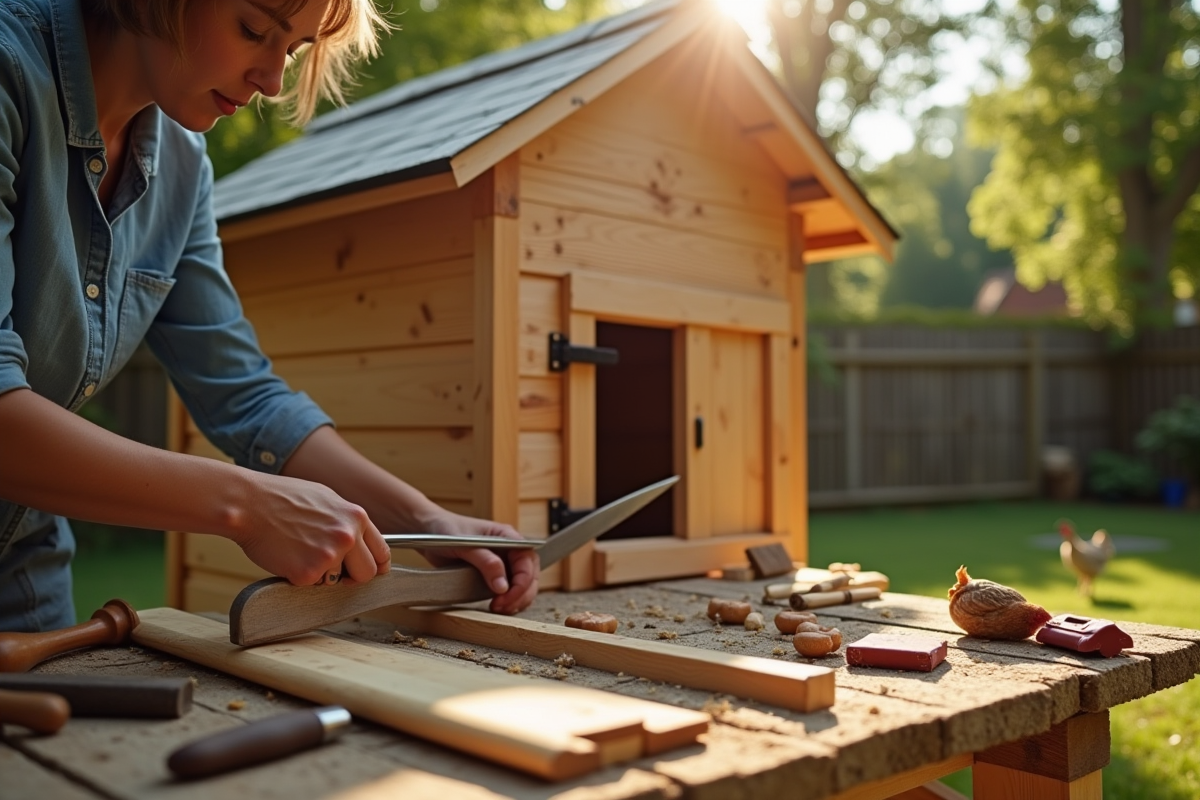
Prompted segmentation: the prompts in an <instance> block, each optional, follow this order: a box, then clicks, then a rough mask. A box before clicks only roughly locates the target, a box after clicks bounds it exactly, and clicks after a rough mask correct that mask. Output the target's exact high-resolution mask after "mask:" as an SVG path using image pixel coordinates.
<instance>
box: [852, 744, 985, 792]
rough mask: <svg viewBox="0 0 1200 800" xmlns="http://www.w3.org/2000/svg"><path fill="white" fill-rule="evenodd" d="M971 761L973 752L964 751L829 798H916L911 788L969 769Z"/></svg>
mask: <svg viewBox="0 0 1200 800" xmlns="http://www.w3.org/2000/svg"><path fill="white" fill-rule="evenodd" d="M971 762H972V758H971V754H970V753H963V754H962V755H957V756H953V757H951V758H947V759H945V760H944V761H938V762H936V763H933V764H927V765H925V766H923V767H918V768H917V769H912V770H908V771H907V772H901V773H898V774H896V775H892V776H891V777H888V778H881V779H879V780H874V781H868V782H867V783H860V784H859V785H858V786H855V787H854V788H853V789H847V790H846V791H844V792H838V793H837V794H836V795H834V796H833V797H831V798H829V800H887V799H888V798H891V800H897V799H898V798H904V799H905V800H915V798H909V797H908V794H907V792H908V791H909V790H912V789H915V788H916V787H920V786H922V785H924V784H925V783H928V782H929V781H932V780H936V779H938V778H941V777H943V776H945V775H949V774H950V773H952V772H958V771H959V770H960V769H967V768H968V767H970V766H971ZM929 797H930V800H932V798H933V797H934V795H933V794H932V793H930V795H929Z"/></svg>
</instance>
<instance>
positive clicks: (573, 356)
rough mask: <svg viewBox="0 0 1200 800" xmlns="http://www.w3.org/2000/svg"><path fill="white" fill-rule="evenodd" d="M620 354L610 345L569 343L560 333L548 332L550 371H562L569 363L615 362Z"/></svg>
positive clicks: (605, 363)
mask: <svg viewBox="0 0 1200 800" xmlns="http://www.w3.org/2000/svg"><path fill="white" fill-rule="evenodd" d="M619 359H620V354H619V353H618V352H617V351H616V350H615V349H613V348H611V347H584V346H582V345H577V344H571V340H570V339H568V338H567V337H566V336H564V335H563V334H561V333H552V334H550V371H551V372H564V371H565V370H566V369H567V367H569V366H570V365H571V364H575V363H581V364H604V365H610V364H616V363H617V361H618V360H619Z"/></svg>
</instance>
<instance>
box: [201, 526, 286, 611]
mask: <svg viewBox="0 0 1200 800" xmlns="http://www.w3.org/2000/svg"><path fill="white" fill-rule="evenodd" d="M184 551H185V553H186V554H187V559H186V562H185V563H186V564H187V567H188V574H189V575H195V573H196V572H206V573H217V574H220V575H222V576H224V577H230V578H239V579H241V580H242V581H243V584H242V585H243V586H244V585H245V584H246V583H249V582H251V581H256V580H259V579H260V578H268V577H270V576H271V573H269V572H267V571H266V570H265V569H263V568H262V567H260V566H258V565H257V564H255V563H254V562H253V561H251V560H250V559H249V558H247V557H246V554H245V553H244V552H242V548H240V547H238V546H237V545H236V544H234V543H233V541H232V540H230V539H226V538H225V537H223V536H209V535H205V534H199V533H189V534H187V537H186V541H185V544H184ZM188 610H189V611H195V610H196V609H192V608H189V609H188Z"/></svg>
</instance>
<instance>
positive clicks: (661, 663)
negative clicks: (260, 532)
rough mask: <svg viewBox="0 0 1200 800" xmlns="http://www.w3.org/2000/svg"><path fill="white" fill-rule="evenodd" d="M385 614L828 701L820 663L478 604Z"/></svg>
mask: <svg viewBox="0 0 1200 800" xmlns="http://www.w3.org/2000/svg"><path fill="white" fill-rule="evenodd" d="M389 611H390V612H391V613H393V616H392V617H391V621H393V622H395V623H397V624H399V625H402V626H404V627H406V628H413V629H415V630H417V631H420V632H421V633H426V634H430V635H433V636H441V637H443V638H445V639H456V640H458V641H462V642H469V643H470V644H477V645H482V646H484V647H494V648H497V649H500V650H507V651H508V652H510V653H525V654H529V655H534V656H537V657H539V658H545V659H551V660H553V659H554V658H556V657H557V656H558V655H559V654H561V653H570V654H571V656H572V657H573V658H574V659H575V663H576V664H579V665H582V666H585V667H592V668H594V669H602V670H606V671H608V672H613V673H617V672H623V673H625V674H626V675H636V676H637V677H639V678H646V679H647V680H652V681H668V682H670V683H675V684H681V685H683V686H687V687H688V688H691V689H703V690H707V691H711V692H721V693H724V694H731V695H734V696H735V697H743V698H747V699H750V700H760V701H762V702H764V703H770V704H772V705H776V706H779V707H781V708H787V709H791V710H793V711H800V712H802V713H808V712H812V711H819V710H820V709H823V708H829V707H830V706H832V705H833V703H834V692H835V689H834V673H833V670H830V669H826V668H825V667H818V666H812V665H809V664H801V663H797V662H786V661H773V660H771V659H766V658H757V657H753V656H741V655H732V654H729V653H718V652H714V651H711V650H701V649H699V648H694V647H687V646H682V645H675V644H667V643H665V642H648V641H644V640H641V639H632V638H629V637H627V636H621V635H620V634H608V633H598V632H595V631H585V630H579V629H577V628H568V627H566V626H565V625H551V624H547V623H545V622H537V621H535V620H529V619H521V618H519V617H500V616H497V615H495V614H487V613H484V612H481V611H468V610H450V611H421V610H417V609H408V608H393V609H390V610H389Z"/></svg>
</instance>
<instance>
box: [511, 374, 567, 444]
mask: <svg viewBox="0 0 1200 800" xmlns="http://www.w3.org/2000/svg"><path fill="white" fill-rule="evenodd" d="M517 392H518V397H517V406H518V408H519V412H518V419H519V423H518V424H519V427H520V429H521V430H523V431H559V430H562V427H563V397H562V392H563V379H562V378H561V377H558V376H557V375H556V376H553V377H545V378H521V379H519V380H518V382H517Z"/></svg>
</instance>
